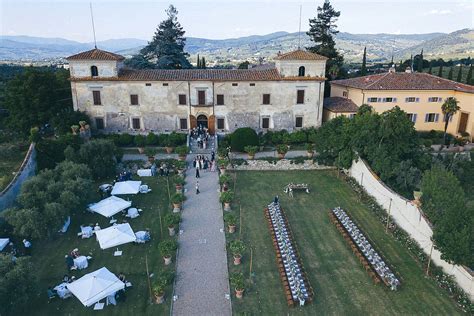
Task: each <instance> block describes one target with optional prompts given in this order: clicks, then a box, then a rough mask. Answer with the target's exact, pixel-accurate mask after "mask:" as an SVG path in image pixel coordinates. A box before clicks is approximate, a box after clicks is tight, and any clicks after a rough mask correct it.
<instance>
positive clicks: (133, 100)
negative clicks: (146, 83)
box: [130, 94, 138, 105]
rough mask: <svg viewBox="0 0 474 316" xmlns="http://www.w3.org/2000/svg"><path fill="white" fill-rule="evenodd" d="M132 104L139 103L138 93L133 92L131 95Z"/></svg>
mask: <svg viewBox="0 0 474 316" xmlns="http://www.w3.org/2000/svg"><path fill="white" fill-rule="evenodd" d="M130 104H131V105H138V94H131V95H130Z"/></svg>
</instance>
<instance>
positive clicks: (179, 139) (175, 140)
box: [166, 132, 186, 147]
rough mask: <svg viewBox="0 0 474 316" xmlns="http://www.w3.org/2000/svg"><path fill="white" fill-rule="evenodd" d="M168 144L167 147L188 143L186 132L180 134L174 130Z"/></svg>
mask: <svg viewBox="0 0 474 316" xmlns="http://www.w3.org/2000/svg"><path fill="white" fill-rule="evenodd" d="M167 144H168V145H166V146H167V147H176V146H180V145H185V144H186V134H179V133H176V132H172V133H171V134H169V137H168V141H167Z"/></svg>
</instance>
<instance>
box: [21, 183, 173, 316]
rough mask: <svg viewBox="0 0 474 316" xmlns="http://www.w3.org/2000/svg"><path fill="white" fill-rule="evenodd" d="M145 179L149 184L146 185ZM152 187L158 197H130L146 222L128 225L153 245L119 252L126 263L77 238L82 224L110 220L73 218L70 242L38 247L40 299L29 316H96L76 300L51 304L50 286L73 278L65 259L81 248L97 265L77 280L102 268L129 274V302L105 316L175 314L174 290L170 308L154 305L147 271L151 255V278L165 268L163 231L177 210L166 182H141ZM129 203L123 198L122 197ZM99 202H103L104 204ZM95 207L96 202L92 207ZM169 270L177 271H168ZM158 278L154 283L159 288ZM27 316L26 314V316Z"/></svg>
mask: <svg viewBox="0 0 474 316" xmlns="http://www.w3.org/2000/svg"><path fill="white" fill-rule="evenodd" d="M144 179H145V180H144ZM141 180H142V181H144V183H146V184H148V185H149V186H150V187H151V189H152V192H150V193H148V194H142V195H137V196H130V198H131V199H132V201H133V203H132V206H135V207H138V208H141V209H143V212H142V213H141V216H140V217H138V218H135V219H128V222H129V223H130V225H131V226H132V229H133V230H134V231H139V230H144V229H145V228H149V229H150V232H151V237H152V240H151V242H149V243H146V244H135V243H130V244H126V245H122V246H119V249H120V250H122V251H123V255H122V256H121V257H114V256H113V252H114V251H115V248H110V249H107V250H101V249H100V248H99V243H98V242H97V241H96V239H95V237H92V238H89V239H79V238H78V237H77V233H78V232H79V231H80V229H79V226H80V225H81V224H91V223H96V222H98V223H99V224H100V226H101V227H102V228H105V227H108V226H110V224H109V220H108V219H106V218H105V217H103V216H101V215H98V214H91V213H89V212H83V211H82V210H80V211H78V213H77V215H76V216H74V217H73V218H72V222H71V226H70V227H69V231H68V232H67V234H66V235H65V236H59V237H57V238H55V239H54V240H53V241H50V242H36V243H33V250H34V251H33V254H32V260H33V262H34V265H35V268H36V269H35V273H36V275H37V277H38V278H39V288H38V295H37V297H36V298H35V299H33V300H32V301H31V303H30V304H28V306H26V307H27V309H28V313H29V315H31V314H36V315H88V314H96V313H97V312H95V311H93V309H92V307H90V308H86V307H84V306H83V305H82V304H81V303H80V301H79V300H78V299H77V298H76V297H71V298H69V299H67V300H61V299H55V300H53V301H52V302H51V303H49V304H48V302H47V301H48V300H47V295H46V289H47V287H48V286H55V285H57V284H59V283H60V280H61V279H62V277H63V276H64V274H66V273H68V272H67V269H66V263H65V259H64V255H65V254H66V253H68V252H70V251H71V250H72V249H74V248H79V250H80V252H81V253H82V254H88V253H91V256H92V257H93V260H92V261H90V265H89V267H88V268H87V269H85V270H82V271H77V272H72V273H69V275H75V276H76V277H77V278H79V277H81V276H82V275H84V274H86V273H90V272H92V271H95V270H96V269H99V268H101V267H104V266H105V267H106V268H107V269H109V270H110V271H111V272H112V273H115V274H117V275H118V274H119V273H120V272H123V273H124V274H125V276H126V278H127V280H129V281H130V282H131V283H132V284H133V287H131V288H129V289H127V292H126V301H125V302H123V303H122V302H118V304H117V306H108V307H105V309H104V310H103V311H101V312H100V314H101V315H165V314H169V309H170V301H171V291H172V289H171V286H169V287H168V289H167V290H166V296H167V298H166V304H163V305H152V304H150V300H149V298H150V295H149V289H148V281H147V274H146V267H145V255H147V256H148V266H149V271H150V273H155V275H156V273H157V272H158V271H159V270H160V269H161V268H163V266H164V265H163V259H162V258H161V256H160V254H159V252H158V249H157V245H158V243H159V241H160V240H161V239H162V238H161V237H160V236H161V229H160V216H159V214H161V216H163V215H164V214H165V213H166V212H170V210H171V208H170V207H169V206H168V205H169V199H168V190H167V188H166V179H165V178H158V179H157V178H141ZM122 197H123V196H122ZM99 199H100V198H99V197H97V201H99ZM91 202H92V201H91ZM115 218H116V219H118V220H119V223H120V222H121V220H122V219H125V217H123V216H122V215H121V214H117V215H116V216H115ZM164 229H165V231H164V236H165V237H164V238H169V237H167V236H168V230H167V228H166V227H165V228H164ZM167 269H174V265H173V266H172V267H167ZM153 280H154V279H153V277H152V278H151V281H152V282H153ZM23 312H25V311H23ZM24 315H26V314H24Z"/></svg>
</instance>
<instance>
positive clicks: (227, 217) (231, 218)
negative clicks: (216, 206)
mask: <svg viewBox="0 0 474 316" xmlns="http://www.w3.org/2000/svg"><path fill="white" fill-rule="evenodd" d="M224 222H226V223H227V225H231V226H233V225H235V223H236V222H237V218H236V217H235V215H234V214H232V213H225V214H224Z"/></svg>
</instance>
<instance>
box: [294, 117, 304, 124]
mask: <svg viewBox="0 0 474 316" xmlns="http://www.w3.org/2000/svg"><path fill="white" fill-rule="evenodd" d="M295 127H303V117H302V116H297V117H296V120H295Z"/></svg>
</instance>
